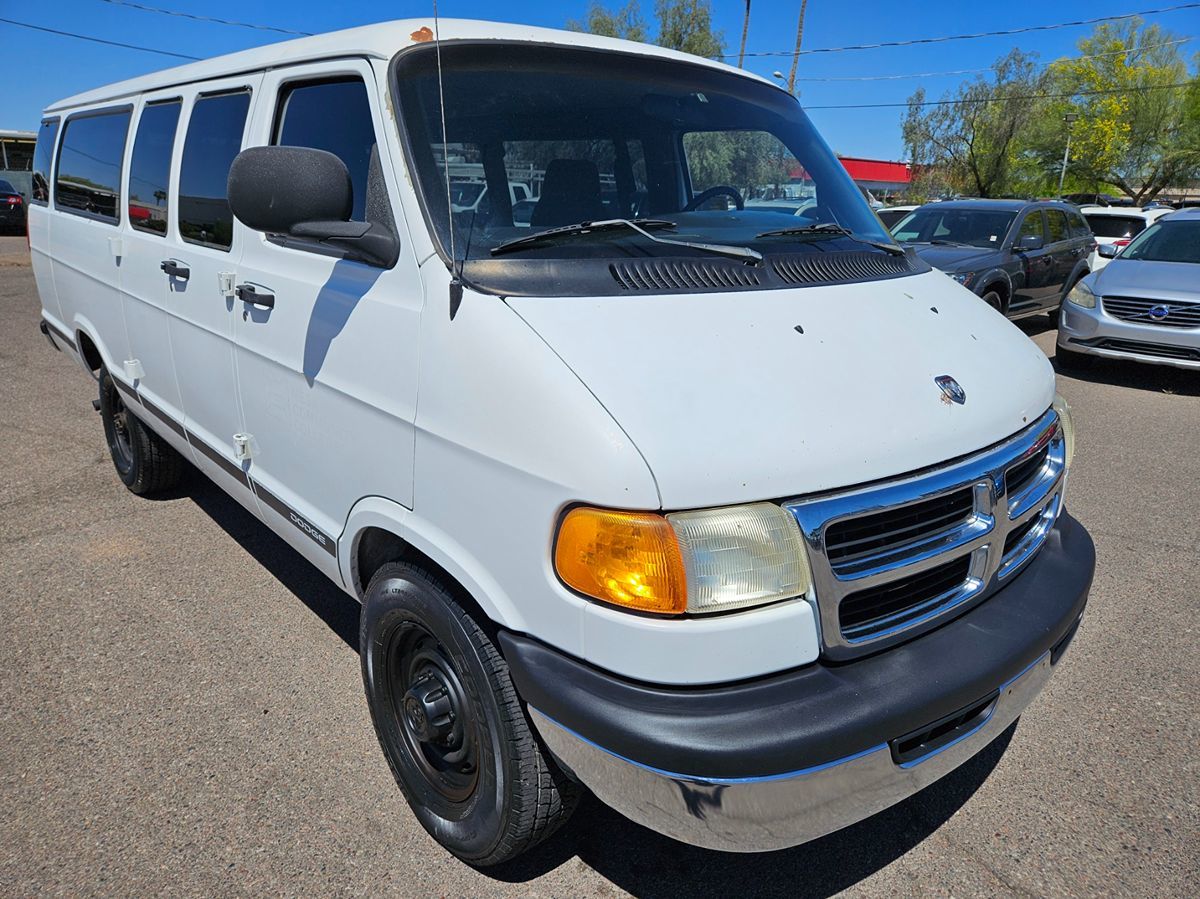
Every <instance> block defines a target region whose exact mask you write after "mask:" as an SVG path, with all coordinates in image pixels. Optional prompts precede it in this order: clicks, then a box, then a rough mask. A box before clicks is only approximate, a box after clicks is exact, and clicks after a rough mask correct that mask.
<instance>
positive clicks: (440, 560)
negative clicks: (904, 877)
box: [29, 20, 1094, 865]
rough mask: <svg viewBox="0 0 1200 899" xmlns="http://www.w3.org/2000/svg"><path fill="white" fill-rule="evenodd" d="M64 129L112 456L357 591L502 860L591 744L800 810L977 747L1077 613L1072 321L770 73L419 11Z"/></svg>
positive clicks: (794, 835) (707, 836) (371, 634)
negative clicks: (860, 169) (926, 232)
mask: <svg viewBox="0 0 1200 899" xmlns="http://www.w3.org/2000/svg"><path fill="white" fill-rule="evenodd" d="M431 25H432V26H434V27H433V28H431V27H430V26H431ZM35 169H36V172H35V174H34V183H35V184H37V185H38V188H37V190H35V191H34V192H33V196H32V198H31V206H30V210H29V235H30V244H31V247H32V252H33V264H34V270H35V274H36V277H37V284H38V289H39V292H40V294H41V300H42V310H43V321H42V325H41V328H42V331H43V332H44V333H45V335H46V336H47V338H48V339H49V340H50V342H51V343H52V344H53V345H54V346H55V347H57V348H58V349H60V350H62V351H63V352H65V353H67V354H69V355H70V356H72V357H73V358H75V359H76V360H78V361H79V363H80V364H81V366H82V367H83V368H84V369H85V370H86V371H88V372H90V373H91V374H92V376H93V377H94V378H95V379H96V381H97V383H98V387H99V401H98V406H99V410H100V413H101V417H102V419H103V423H104V431H105V435H106V438H107V443H108V446H109V449H110V451H111V453H112V458H113V462H114V463H115V465H116V469H117V473H118V475H119V476H120V478H121V480H122V481H123V482H124V483H125V484H126V486H127V487H129V489H131V490H132V491H133V492H135V493H150V492H153V491H157V490H161V489H164V488H166V487H168V486H170V485H171V484H173V483H174V482H175V481H176V480H177V478H178V477H179V475H180V472H181V468H182V463H183V461H184V460H186V461H187V462H189V463H191V465H193V466H195V467H196V468H198V469H200V470H201V471H202V472H203V473H204V474H205V475H207V476H208V477H210V478H211V479H212V480H214V481H215V482H216V483H217V484H219V485H220V486H221V487H222V488H223V489H224V490H226V491H228V492H229V494H230V495H231V496H232V497H233V498H234V499H235V500H237V501H238V502H239V503H241V504H242V505H243V506H245V507H246V508H247V509H248V510H250V512H252V513H253V514H254V515H256V516H258V517H259V518H260V519H261V520H262V521H263V522H264V523H265V524H266V525H267V526H268V527H270V528H271V529H272V530H274V531H275V532H277V533H278V534H279V535H280V536H281V537H282V538H283V539H284V540H286V541H288V543H290V544H291V546H292V547H294V548H295V550H296V551H297V552H298V553H299V554H300V555H301V556H303V557H304V558H305V559H307V560H308V561H309V562H311V563H312V564H313V565H315V566H317V568H319V569H320V570H321V571H322V572H324V573H325V574H326V575H328V576H329V577H330V578H331V579H332V580H333V581H334V582H335V583H337V584H338V585H339V586H340V587H342V588H343V589H344V590H345V591H346V592H347V593H349V594H351V595H353V596H355V597H357V598H358V599H359V600H361V602H362V614H361V635H360V636H361V656H362V674H363V682H364V684H365V688H366V695H367V704H368V706H369V708H370V713H371V716H372V719H373V721H374V725H375V729H376V731H377V733H378V736H379V742H380V744H381V746H382V748H383V752H384V755H385V756H386V758H387V761H388V763H389V765H390V766H391V768H392V771H393V772H394V774H395V777H396V780H397V782H398V783H399V785H400V788H401V789H402V790H403V792H404V795H405V796H406V798H407V799H408V801H409V803H410V804H411V806H412V809H413V811H414V813H415V814H416V816H417V817H418V818H419V820H420V822H421V824H422V825H423V826H424V827H425V828H426V829H427V830H428V831H429V832H430V833H431V834H432V835H433V836H434V837H435V838H436V839H437V840H438V841H440V842H441V844H442V845H443V846H445V847H446V848H447V849H448V850H449V851H450V852H452V853H454V854H455V855H457V856H459V857H460V858H462V859H464V860H466V861H467V862H469V863H471V864H475V865H487V864H494V863H498V862H501V861H504V860H506V859H509V858H512V857H514V856H515V855H517V854H519V853H521V852H522V851H524V850H525V849H527V848H529V847H530V846H532V845H534V844H536V843H538V842H539V841H541V840H543V839H545V838H546V837H547V836H548V835H549V834H550V833H552V832H553V831H554V830H555V828H557V827H558V826H559V825H560V824H561V823H562V822H563V821H565V820H566V819H567V817H568V816H569V815H570V813H571V811H572V808H573V807H574V805H575V803H576V801H577V798H578V796H579V794H580V785H583V786H586V787H587V788H589V789H590V790H592V791H593V792H594V793H595V794H596V795H598V796H599V797H600V798H601V799H602V800H603V801H605V802H607V803H609V804H610V805H611V806H613V807H614V808H616V809H617V810H618V811H620V812H621V813H623V814H625V815H627V816H628V817H629V818H632V819H633V820H635V821H638V822H641V823H644V824H646V825H647V826H649V827H652V828H655V829H657V830H658V831H660V832H662V833H665V834H668V835H670V836H672V837H675V838H677V839H680V840H684V841H687V842H689V843H693V844H696V845H700V846H707V847H714V848H720V849H728V850H738V851H759V850H767V849H773V848H778V847H783V846H790V845H794V844H797V843H801V842H803V841H806V840H811V839H813V838H815V837H818V836H820V835H822V834H825V833H828V832H830V831H833V830H836V829H838V828H840V827H843V826H845V825H847V824H850V823H852V822H854V821H857V820H860V819H862V818H865V817H867V816H869V815H871V814H873V813H875V812H877V811H879V810H880V809H883V808H885V807H887V806H889V805H891V804H892V803H895V802H897V801H899V800H900V799H902V798H904V797H905V796H908V795H910V794H912V793H914V792H916V791H918V790H920V789H921V788H922V787H924V786H925V785H927V784H929V783H931V782H933V781H934V780H936V779H938V778H939V777H941V776H942V775H944V774H946V773H947V772H949V771H951V770H953V769H954V768H955V767H957V766H959V765H961V764H962V763H963V762H964V761H965V760H967V759H968V758H970V757H971V756H973V755H974V754H976V753H977V752H979V750H980V749H981V748H982V747H984V746H985V745H987V744H988V743H989V742H990V741H992V740H993V739H994V738H996V737H997V736H998V735H999V734H1001V733H1002V732H1003V731H1005V730H1006V729H1007V728H1008V727H1009V725H1011V724H1012V723H1013V722H1014V721H1015V720H1016V718H1017V716H1018V715H1020V714H1021V712H1022V710H1023V709H1024V708H1025V707H1026V705H1027V704H1028V703H1029V702H1030V701H1031V700H1032V699H1033V697H1034V696H1036V695H1037V693H1038V691H1039V690H1041V688H1042V687H1043V685H1044V684H1045V683H1046V682H1047V679H1048V678H1049V677H1050V676H1051V674H1052V673H1053V671H1054V668H1055V666H1056V665H1057V664H1058V662H1059V659H1060V658H1061V656H1062V654H1063V652H1064V650H1065V649H1066V646H1067V644H1068V643H1069V642H1070V640H1071V638H1072V636H1073V635H1074V633H1075V630H1076V627H1077V625H1078V623H1079V620H1080V616H1081V615H1082V613H1083V609H1084V605H1085V603H1086V600H1087V594H1088V589H1089V586H1090V583H1091V578H1092V571H1093V568H1094V551H1093V547H1092V543H1091V540H1090V538H1089V537H1088V534H1087V532H1086V531H1085V530H1084V529H1083V528H1082V527H1081V526H1080V525H1079V524H1078V523H1077V522H1075V521H1074V520H1073V519H1072V518H1071V517H1070V515H1069V514H1068V513H1067V512H1066V511H1064V508H1063V502H1064V499H1063V497H1064V490H1065V488H1066V482H1067V476H1068V472H1069V469H1070V465H1071V458H1072V453H1073V443H1074V431H1073V426H1072V423H1071V417H1070V414H1069V411H1068V409H1067V407H1066V405H1065V404H1064V403H1063V402H1061V401H1060V400H1059V399H1058V398H1057V397H1056V395H1055V389H1054V375H1053V372H1052V370H1051V368H1050V365H1049V363H1048V361H1047V359H1046V357H1045V356H1044V355H1043V354H1042V353H1041V351H1039V350H1038V348H1037V347H1036V346H1035V345H1034V344H1033V343H1032V342H1031V341H1030V340H1028V339H1027V338H1026V337H1025V336H1024V335H1023V334H1022V333H1021V332H1020V331H1018V330H1017V329H1016V328H1015V327H1013V326H1012V325H1011V324H1010V323H1008V322H1007V321H1006V320H1005V319H1004V318H1003V317H1002V316H1001V315H1000V314H999V313H998V312H996V311H995V310H993V309H990V308H988V307H987V306H986V305H984V304H982V303H980V302H979V301H978V299H977V298H976V297H975V296H973V295H972V294H971V293H970V291H968V290H966V289H964V288H963V287H961V286H960V285H958V284H956V283H955V282H954V281H953V280H951V279H950V278H948V277H946V276H945V275H944V274H942V273H940V272H937V271H934V270H932V269H931V268H930V266H929V265H928V264H926V263H924V262H922V260H921V259H920V258H919V257H918V256H916V255H915V254H913V253H911V252H907V251H905V250H904V249H903V248H902V247H900V246H898V245H897V244H896V243H895V242H894V241H893V240H892V238H891V237H890V236H889V234H888V232H887V230H886V229H885V228H884V227H883V226H882V224H881V223H880V221H879V220H878V219H877V218H876V217H875V215H874V214H873V213H872V212H871V210H870V208H869V207H868V206H867V204H866V202H865V201H864V199H863V196H862V193H861V192H860V191H859V190H858V189H857V188H856V187H855V185H854V183H853V182H852V181H851V180H850V178H849V177H848V175H847V174H846V171H845V170H844V169H843V167H842V166H841V164H840V163H839V162H838V160H837V158H836V157H835V156H834V154H833V153H832V152H831V151H830V149H829V148H828V146H827V145H826V144H825V143H824V142H823V141H822V139H821V138H820V136H819V135H818V134H817V132H816V131H815V130H814V128H813V126H812V124H811V123H810V122H809V120H808V118H807V117H806V115H805V114H804V112H803V110H802V109H801V108H800V106H799V104H798V103H797V101H796V99H795V98H794V97H793V96H791V95H789V94H788V93H787V92H786V91H784V90H782V89H780V88H779V87H778V86H776V85H774V84H771V83H770V82H768V81H766V80H764V79H761V78H759V77H757V76H754V75H750V74H748V73H746V72H743V71H740V70H737V69H733V68H730V67H728V66H725V65H721V64H718V63H715V62H711V61H707V60H702V59H698V58H695V57H692V56H687V55H684V54H680V53H676V52H672V51H667V50H663V49H660V48H656V47H650V46H647V45H644V44H636V43H626V42H623V41H617V40H610V39H607V38H601V37H594V36H590V35H584V34H576V33H567V32H558V31H549V30H542V29H536V28H530V27H524V26H501V25H496V24H494V23H485V22H469V21H453V20H442V21H441V22H440V23H439V22H433V21H430V22H425V21H404V22H395V23H390V24H382V25H372V26H369V27H365V28H357V29H353V30H348V31H343V32H339V33H334V34H328V35H321V36H316V37H311V38H303V39H300V40H295V41H289V42H284V43H278V44H272V45H270V46H266V47H261V48H258V49H253V50H248V51H245V52H242V53H236V54H233V55H230V56H224V57H221V58H218V59H212V60H207V61H203V62H197V63H193V64H188V65H184V66H181V67H179V68H175V69H170V70H167V71H164V72H160V73H157V74H153V75H148V76H145V77H141V78H137V79H134V80H131V81H126V82H122V83H119V84H114V85H112V86H109V87H104V88H100V89H97V90H94V91H91V92H89V93H85V94H81V95H78V96H75V97H72V98H70V99H67V100H63V101H61V102H58V103H54V104H52V105H51V106H49V107H48V108H47V109H46V111H45V114H44V118H43V121H42V124H41V131H40V134H39V137H38V142H37V149H36V160H35ZM480 185H484V186H485V187H486V193H484V192H483V189H482V188H481V187H480ZM514 185H521V186H522V187H523V188H524V190H521V191H520V192H519V195H520V197H521V198H522V199H520V201H519V203H518V202H517V201H515V200H514V198H515V197H517V196H518V191H517V190H515V189H514ZM469 196H479V197H481V199H479V202H478V203H468V202H466V201H463V200H462V198H463V197H469ZM781 196H786V197H795V196H803V197H804V198H805V199H804V202H803V203H801V204H800V207H799V211H798V212H796V213H795V214H793V212H792V211H791V209H790V207H789V209H788V210H785V211H778V210H773V209H772V205H771V203H770V202H763V201H770V200H772V199H774V198H778V197H781ZM456 197H457V198H458V201H457V202H456V199H455V198H456ZM752 200H753V201H756V202H750V201H752ZM515 205H520V206H521V209H520V210H518V211H517V214H516V215H514V208H513V207H514V206H515ZM776 205H780V204H776Z"/></svg>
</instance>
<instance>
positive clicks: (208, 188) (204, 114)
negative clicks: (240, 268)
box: [179, 91, 250, 250]
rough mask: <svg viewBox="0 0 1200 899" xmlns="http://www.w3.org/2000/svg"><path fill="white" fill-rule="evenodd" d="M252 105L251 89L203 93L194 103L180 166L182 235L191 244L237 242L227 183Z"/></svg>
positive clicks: (219, 246) (221, 245)
mask: <svg viewBox="0 0 1200 899" xmlns="http://www.w3.org/2000/svg"><path fill="white" fill-rule="evenodd" d="M249 109H250V92H249V91H239V92H237V93H232V94H216V95H213V96H207V97H200V98H199V99H197V100H196V104H195V106H193V107H192V117H191V119H190V120H189V121H188V128H187V138H186V139H185V141H184V144H183V162H182V163H181V164H180V170H179V235H180V237H182V238H183V239H184V240H185V241H187V242H188V243H196V244H201V245H203V246H206V247H213V248H215V249H218V250H228V249H229V247H230V246H231V245H232V243H233V213H232V212H231V211H230V209H229V197H228V196H227V193H226V190H227V188H226V183H227V182H228V181H229V167H230V166H231V165H232V164H233V159H234V157H235V156H237V155H238V153H239V152H240V151H241V149H242V134H243V132H244V131H245V130H246V113H247V112H248V111H249Z"/></svg>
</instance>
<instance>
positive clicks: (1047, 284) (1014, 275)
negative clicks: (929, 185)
mask: <svg viewBox="0 0 1200 899" xmlns="http://www.w3.org/2000/svg"><path fill="white" fill-rule="evenodd" d="M892 235H893V236H894V237H895V238H896V239H897V240H899V241H900V242H901V243H904V244H908V245H911V246H913V247H915V248H916V251H917V253H918V254H919V255H920V256H921V257H922V258H923V259H924V260H925V261H926V262H928V263H929V264H930V265H932V266H934V267H935V268H938V269H941V270H942V271H944V272H945V273H946V274H948V275H949V276H950V277H951V278H953V279H954V280H955V281H957V282H958V283H959V284H962V285H963V286H964V287H968V288H970V289H971V290H973V291H974V292H975V293H976V294H977V295H978V296H980V297H982V298H983V300H984V302H986V303H987V304H988V305H989V306H991V307H992V308H994V309H997V310H998V311H1000V312H1002V313H1004V314H1005V315H1007V316H1008V317H1009V318H1023V317H1025V316H1027V315H1036V314H1037V313H1039V312H1049V313H1050V314H1051V316H1053V315H1055V314H1056V313H1057V311H1058V308H1059V304H1060V303H1061V302H1062V299H1063V297H1064V296H1066V294H1067V292H1068V291H1069V290H1070V289H1071V288H1072V287H1074V286H1075V283H1076V282H1077V281H1078V280H1079V279H1080V278H1082V277H1084V276H1085V275H1086V274H1087V273H1088V271H1089V269H1088V262H1087V259H1088V253H1089V252H1090V251H1091V249H1092V248H1093V246H1094V244H1095V241H1094V239H1093V238H1092V233H1091V231H1090V230H1088V225H1087V222H1086V221H1085V220H1084V218H1083V216H1082V215H1081V214H1080V213H1079V210H1077V209H1075V208H1074V207H1073V206H1069V205H1067V204H1066V203H1060V202H1057V201H1051V202H1041V201H1036V202H1031V201H1026V200H947V201H944V202H940V203H930V204H928V205H926V206H922V207H921V208H920V209H917V210H916V211H914V212H912V213H911V214H910V215H908V216H906V217H905V218H904V219H903V220H902V221H900V222H899V223H898V224H896V225H894V226H893V227H892Z"/></svg>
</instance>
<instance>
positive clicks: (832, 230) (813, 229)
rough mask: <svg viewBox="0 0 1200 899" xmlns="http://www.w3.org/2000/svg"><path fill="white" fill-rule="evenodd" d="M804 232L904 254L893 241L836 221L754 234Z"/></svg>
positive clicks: (775, 234) (791, 234) (757, 235)
mask: <svg viewBox="0 0 1200 899" xmlns="http://www.w3.org/2000/svg"><path fill="white" fill-rule="evenodd" d="M806 234H809V235H812V236H813V237H821V236H824V235H828V236H830V237H835V236H837V237H849V238H850V239H851V240H857V241H858V242H859V243H865V244H866V245H867V246H871V247H875V248H876V249H877V250H883V251H884V252H885V253H891V254H892V255H893V256H903V255H904V250H903V249H902V248H900V247H898V246H896V245H895V244H894V243H884V242H883V241H882V240H871V238H869V237H862V236H861V235H859V234H855V233H854V232H853V231H851V230H850V229H849V228H846V227H843V226H842V225H839V224H837V223H836V222H822V223H821V224H819V225H801V226H800V227H798V228H780V229H779V230H778V231H764V232H763V233H762V234H756V235H755V237H802V236H804V235H806Z"/></svg>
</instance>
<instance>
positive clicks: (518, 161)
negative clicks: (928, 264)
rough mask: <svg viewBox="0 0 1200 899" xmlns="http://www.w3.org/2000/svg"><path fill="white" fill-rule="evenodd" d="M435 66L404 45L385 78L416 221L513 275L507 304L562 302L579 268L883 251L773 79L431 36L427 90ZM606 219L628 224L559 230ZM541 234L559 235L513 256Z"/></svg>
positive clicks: (866, 217) (472, 271) (488, 270)
mask: <svg viewBox="0 0 1200 899" xmlns="http://www.w3.org/2000/svg"><path fill="white" fill-rule="evenodd" d="M437 63H438V61H437V56H436V53H435V47H434V46H433V45H426V46H421V47H418V48H414V49H410V50H407V51H405V52H403V53H401V54H400V56H399V57H398V58H397V62H396V65H395V67H394V77H395V79H396V80H395V82H394V84H395V86H396V91H397V94H398V96H399V98H400V103H399V106H400V109H401V118H402V124H403V130H404V136H405V138H406V143H407V149H408V152H409V157H410V164H411V165H412V167H413V169H414V171H415V174H416V181H417V183H418V186H419V189H420V193H421V197H422V203H423V206H424V210H425V213H426V216H427V217H428V220H429V223H430V225H431V227H432V230H433V232H434V235H435V237H436V239H437V241H438V243H439V245H440V247H441V251H442V254H443V256H444V257H445V258H447V259H449V258H450V256H451V245H452V243H453V254H454V256H455V259H456V261H462V263H463V270H464V275H465V276H466V277H467V279H468V280H471V281H473V282H475V283H480V282H481V281H482V282H487V281H489V280H494V279H495V277H499V276H502V275H503V273H504V272H505V271H509V272H515V271H520V273H521V275H520V277H521V284H522V285H523V290H522V291H521V292H535V293H547V294H553V293H559V294H561V293H563V292H564V291H563V290H562V279H561V278H557V282H558V286H557V287H555V286H554V283H555V281H556V272H557V273H558V274H561V272H562V271H563V270H564V269H565V268H567V267H568V266H571V267H575V268H576V269H577V267H578V266H579V265H580V264H581V263H583V262H584V261H586V260H593V261H595V262H596V263H603V264H602V265H600V266H599V270H600V271H607V268H606V266H607V263H608V262H611V261H615V260H628V259H630V258H646V257H674V258H680V259H688V260H692V259H706V260H718V257H721V256H722V255H723V254H722V251H721V249H720V248H722V247H732V248H735V249H736V250H738V251H741V250H745V249H750V250H752V251H753V253H752V254H751V256H750V257H747V256H745V255H744V254H743V255H742V256H741V258H742V259H743V260H745V259H747V258H758V257H762V258H766V257H769V256H771V255H772V254H779V253H787V254H797V253H813V254H828V253H831V252H833V253H836V252H839V251H847V252H856V253H864V252H865V253H872V254H883V255H887V253H886V252H885V251H884V248H880V247H873V246H872V245H871V242H874V243H876V244H879V243H886V244H888V245H889V248H891V249H894V248H895V247H894V243H893V242H892V240H891V237H890V235H888V233H887V232H886V230H885V229H884V228H883V227H882V226H881V224H880V223H879V220H878V219H877V218H876V217H875V215H874V214H873V213H872V212H871V210H870V208H869V207H868V206H867V203H866V201H865V200H864V199H863V196H862V193H861V192H860V191H859V190H858V188H857V187H856V186H855V184H854V182H853V181H852V180H851V179H850V177H849V175H848V174H847V173H846V170H845V169H844V168H843V167H842V165H841V163H840V162H839V161H838V159H837V157H836V156H834V154H833V153H832V152H831V151H830V149H829V147H828V146H827V145H826V144H825V142H824V141H823V140H822V139H821V137H820V136H819V135H818V134H817V132H816V130H815V129H814V128H813V126H812V124H811V123H810V122H809V120H808V117H807V116H806V115H805V114H804V112H803V111H802V110H801V108H800V106H799V104H798V103H797V101H796V100H795V98H793V97H791V96H789V95H788V94H787V93H785V92H784V91H782V90H780V89H778V88H776V87H774V86H772V85H769V84H766V83H763V82H760V81H757V80H754V79H751V78H748V77H744V76H740V75H736V74H733V73H729V72H723V71H720V70H716V69H713V68H711V67H707V66H702V65H698V64H691V63H687V62H679V61H674V60H670V59H662V58H655V57H650V56H641V55H636V54H626V53H616V52H611V51H601V50H592V49H576V48H566V47H556V46H547V45H533V44H520V45H514V44H511V43H504V42H498V41H488V42H446V43H443V44H442V46H441V68H442V76H443V85H442V92H441V95H439V90H438V80H437ZM443 96H444V108H445V125H444V137H443V122H442V97H443ZM447 179H448V181H449V184H448V185H447ZM485 186H486V190H484V187H485ZM613 219H626V220H634V221H638V222H640V223H641V224H640V226H639V227H638V228H631V227H625V226H617V227H604V228H597V229H588V230H582V231H581V230H580V229H574V230H571V229H570V228H569V226H572V225H578V224H579V223H582V222H598V221H607V220H613ZM822 225H823V226H826V227H817V228H813V227H812V226H822ZM834 226H836V227H834ZM554 228H564V229H565V230H564V232H562V233H559V234H555V235H548V236H543V237H540V238H539V239H537V240H533V241H521V242H520V243H519V244H515V245H514V244H513V242H514V241H517V240H519V239H520V238H523V237H530V236H532V235H535V234H539V235H540V234H541V232H544V231H547V230H549V229H554ZM452 232H453V233H452ZM568 232H569V233H568ZM780 232H792V233H780ZM651 235H652V236H651ZM452 237H453V240H452ZM655 238H659V240H655ZM502 245H507V246H504V247H503V249H500V250H498V248H500V247H501V246H502ZM714 247H715V248H716V249H714ZM724 257H725V258H729V257H730V254H724ZM734 258H737V257H736V255H735V256H734ZM564 262H567V264H568V265H567V266H564V265H563V263H564ZM506 267H507V268H506ZM585 268H586V266H585ZM574 274H576V275H578V271H577V270H575V271H574ZM604 277H607V278H608V279H609V281H610V282H611V277H609V276H607V275H604ZM540 279H541V280H545V282H546V283H545V285H544V287H545V289H542V287H541V286H539V284H540ZM500 280H505V279H504V278H503V277H500ZM497 290H500V291H501V292H502V288H497ZM580 291H581V292H583V293H586V292H587V291H586V289H585V288H584V287H582V286H581V287H580ZM567 292H568V293H569V292H572V291H567ZM577 292H578V291H577Z"/></svg>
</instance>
